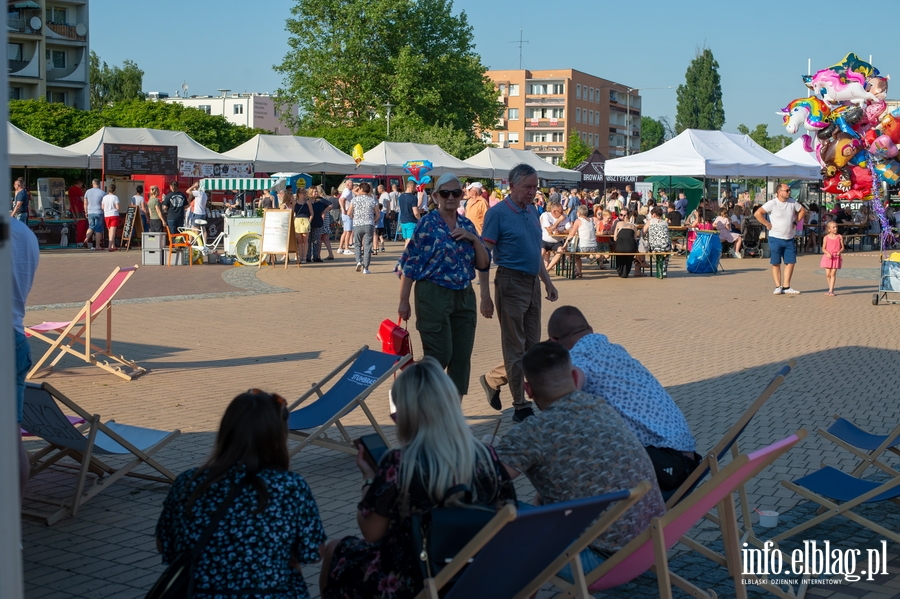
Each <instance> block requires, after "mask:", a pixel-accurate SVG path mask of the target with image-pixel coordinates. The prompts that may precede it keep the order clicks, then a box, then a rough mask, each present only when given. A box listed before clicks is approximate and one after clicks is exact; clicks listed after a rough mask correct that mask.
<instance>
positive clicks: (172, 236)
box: [163, 223, 197, 266]
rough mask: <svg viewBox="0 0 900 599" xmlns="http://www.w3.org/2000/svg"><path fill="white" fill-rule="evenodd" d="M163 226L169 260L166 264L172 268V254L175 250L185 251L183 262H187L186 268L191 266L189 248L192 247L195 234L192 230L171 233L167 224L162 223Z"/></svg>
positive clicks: (192, 256) (191, 252)
mask: <svg viewBox="0 0 900 599" xmlns="http://www.w3.org/2000/svg"><path fill="white" fill-rule="evenodd" d="M163 226H164V227H165V228H166V237H167V239H168V240H169V260H168V262H166V264H167V265H168V266H172V263H173V262H172V254H174V253H175V250H187V252H186V257H185V260H187V263H188V266H193V265H194V254H193V250H192V249H191V248H193V247H194V237H195V236H196V235H197V234H196V233H195V232H194V231H193V230H188V231H178V232H175V233H172V231H171V230H170V229H169V225H168V224H166V223H163Z"/></svg>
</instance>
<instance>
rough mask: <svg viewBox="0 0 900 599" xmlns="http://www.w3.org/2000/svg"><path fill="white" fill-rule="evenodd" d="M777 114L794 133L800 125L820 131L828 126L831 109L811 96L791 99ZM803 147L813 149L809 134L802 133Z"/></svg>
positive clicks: (788, 129) (811, 150) (808, 129)
mask: <svg viewBox="0 0 900 599" xmlns="http://www.w3.org/2000/svg"><path fill="white" fill-rule="evenodd" d="M778 114H780V115H782V117H783V120H784V128H785V129H787V132H788V133H791V134H794V133H796V132H797V131H799V130H800V127H803V128H804V129H806V130H807V131H821V130H822V129H825V128H826V127H828V125H829V124H828V116H829V115H830V114H831V109H829V108H828V105H827V104H825V102H824V101H823V100H820V99H819V98H816V97H814V96H813V97H809V98H797V99H796V100H792V101H791V102H790V103H789V104H788V105H787V106H785V107H784V108H782V109H781V111H780V112H779V113H778ZM803 149H804V150H806V151H807V152H813V151H814V143H813V138H812V137H811V136H810V135H807V134H804V135H803ZM823 166H824V165H823Z"/></svg>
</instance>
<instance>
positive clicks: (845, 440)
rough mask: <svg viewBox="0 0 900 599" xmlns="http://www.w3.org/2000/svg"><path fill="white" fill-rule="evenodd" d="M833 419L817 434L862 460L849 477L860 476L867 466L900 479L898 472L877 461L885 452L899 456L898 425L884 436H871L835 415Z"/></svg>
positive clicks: (899, 439) (899, 434)
mask: <svg viewBox="0 0 900 599" xmlns="http://www.w3.org/2000/svg"><path fill="white" fill-rule="evenodd" d="M834 419H835V422H834V423H832V425H831V426H829V427H828V429H827V430H822V429H819V434H820V435H821V436H823V437H825V438H826V439H828V440H829V441H831V442H832V443H835V444H837V445H839V446H841V447H843V448H844V449H846V450H847V451H849V452H850V453H852V454H853V455H855V456H856V457H858V458H859V459H861V460H862V462H860V464H859V465H858V466H857V467H856V468H854V469H853V471H852V472H851V473H850V475H851V476H862V473H863V472H865V471H866V469H867V468H868V467H869V466H875V467H876V468H880V469H881V470H883V471H884V472H886V473H888V474H890V475H891V476H893V477H900V472H897V471H896V470H894V469H893V468H891V467H890V466H888V465H887V464H885V463H884V462H882V461H881V460H880V459H879V458H880V457H881V454H883V453H884V452H886V451H889V452H891V453H893V454H894V455H898V456H900V449H898V448H897V446H898V445H900V425H898V426H896V427H894V430H892V431H891V432H890V433H888V434H886V435H873V434H872V433H869V432H867V431H864V430H863V429H861V428H859V427H858V426H856V425H855V424H853V423H852V422H850V421H849V420H847V419H845V418H841V417H840V416H838V415H837V414H835V415H834Z"/></svg>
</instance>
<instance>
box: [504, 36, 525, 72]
mask: <svg viewBox="0 0 900 599" xmlns="http://www.w3.org/2000/svg"><path fill="white" fill-rule="evenodd" d="M508 43H510V44H519V70H520V71H521V70H522V46H523V45H524V44H527V43H528V40H523V39H522V29H519V39H518V40H514V41H511V42H508Z"/></svg>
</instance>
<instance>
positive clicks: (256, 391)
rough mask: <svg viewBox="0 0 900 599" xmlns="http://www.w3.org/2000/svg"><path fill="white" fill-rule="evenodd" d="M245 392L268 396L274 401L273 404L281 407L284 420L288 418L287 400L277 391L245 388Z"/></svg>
mask: <svg viewBox="0 0 900 599" xmlns="http://www.w3.org/2000/svg"><path fill="white" fill-rule="evenodd" d="M247 393H249V394H250V395H262V396H263V397H268V398H269V399H270V400H271V401H273V402H275V404H276V405H277V406H278V407H279V408H281V417H282V418H283V419H284V420H287V419H288V416H290V413H289V412H288V407H287V400H286V399H285V398H283V397H282V396H280V395H278V394H277V393H267V392H266V391H263V390H262V389H247Z"/></svg>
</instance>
